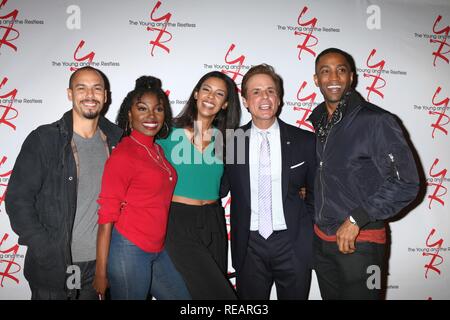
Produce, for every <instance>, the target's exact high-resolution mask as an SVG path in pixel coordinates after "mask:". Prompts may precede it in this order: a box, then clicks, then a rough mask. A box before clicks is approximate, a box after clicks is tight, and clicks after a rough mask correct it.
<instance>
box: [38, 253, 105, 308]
mask: <svg viewBox="0 0 450 320" xmlns="http://www.w3.org/2000/svg"><path fill="white" fill-rule="evenodd" d="M74 265H75V266H78V267H79V268H80V276H81V277H80V278H81V279H80V280H81V281H80V289H72V290H64V289H60V290H58V289H51V288H43V287H35V286H33V284H32V283H30V289H31V300H98V294H97V292H95V289H94V287H93V286H92V282H93V281H94V275H95V260H92V261H86V262H75V263H74ZM68 276H69V277H70V276H71V275H70V274H68Z"/></svg>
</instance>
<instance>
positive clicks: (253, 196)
mask: <svg viewBox="0 0 450 320" xmlns="http://www.w3.org/2000/svg"><path fill="white" fill-rule="evenodd" d="M262 131H265V132H267V133H268V134H267V138H268V140H269V144H270V172H271V175H272V224H273V230H274V231H277V230H285V229H287V227H286V221H285V219H284V210H283V199H282V191H281V140H280V126H279V124H278V120H275V122H274V123H273V124H272V126H271V127H270V128H268V129H266V130H261V129H259V128H257V127H256V126H255V125H254V123H253V122H252V127H251V130H250V146H249V162H250V163H249V170H250V201H251V216H250V230H251V231H257V230H258V217H259V215H258V174H259V152H260V147H261V140H262V137H261V134H259V132H262Z"/></svg>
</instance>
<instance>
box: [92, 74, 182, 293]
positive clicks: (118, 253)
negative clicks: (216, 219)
mask: <svg viewBox="0 0 450 320" xmlns="http://www.w3.org/2000/svg"><path fill="white" fill-rule="evenodd" d="M170 122H171V110H170V104H169V100H168V98H167V96H166V95H165V93H164V91H163V90H162V88H161V81H160V80H159V79H157V78H153V77H146V76H144V77H141V78H139V79H137V80H136V88H135V89H134V90H133V91H131V92H129V93H128V95H127V97H126V98H125V99H124V101H123V103H122V105H121V107H120V110H119V114H118V116H117V123H118V125H119V126H120V127H122V129H124V132H125V137H124V138H123V139H122V141H121V142H120V143H119V145H118V146H117V148H116V149H114V151H113V152H112V154H111V157H110V158H109V159H108V161H107V162H106V164H105V170H104V174H103V179H102V188H101V191H100V195H99V199H98V203H99V204H100V209H99V211H98V215H99V219H98V224H99V228H98V238H97V262H96V272H95V279H94V287H95V289H96V290H97V292H98V294H99V297H100V298H101V299H103V297H104V294H105V290H106V288H107V287H108V282H109V285H110V287H111V289H110V291H111V298H112V299H146V298H147V296H148V295H149V294H150V295H152V296H153V297H155V298H156V299H190V294H189V292H188V290H187V288H186V285H185V283H184V280H183V278H182V277H181V275H180V274H179V273H178V271H177V270H176V269H175V267H174V265H173V263H172V261H171V260H170V257H169V256H168V255H167V253H166V251H165V249H164V239H165V236H166V229H167V221H168V212H169V206H170V200H171V198H172V193H173V190H174V188H175V184H176V181H177V175H176V171H175V170H174V168H173V167H172V166H171V165H170V163H169V162H168V161H167V160H166V159H165V157H164V153H163V151H162V150H161V147H159V146H158V145H157V144H156V143H154V138H155V136H164V135H167V133H168V132H169V124H170ZM163 127H164V128H163Z"/></svg>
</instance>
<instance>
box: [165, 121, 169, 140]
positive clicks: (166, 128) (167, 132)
mask: <svg viewBox="0 0 450 320" xmlns="http://www.w3.org/2000/svg"><path fill="white" fill-rule="evenodd" d="M164 125H165V130H166V134H164V136H166V137H167V136H168V135H169V130H170V129H169V125H168V124H167V122H165V121H164Z"/></svg>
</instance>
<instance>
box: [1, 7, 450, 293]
mask: <svg viewBox="0 0 450 320" xmlns="http://www.w3.org/2000/svg"><path fill="white" fill-rule="evenodd" d="M449 33H450V2H449V1H448V0H435V1H432V0H411V1H405V0H390V1H382V0H373V1H357V0H346V1H331V0H329V1H326V0H320V1H318V0H315V1H299V0H296V1H292V0H280V1H268V0H267V1H266V0H263V1H260V0H239V1H238V0H228V1H219V0H217V1H216V0H212V1H201V0H185V1H175V0H161V1H158V0H135V1H129V2H128V1H119V0H109V1H89V0H70V1H67V0H59V1H54V0H40V1H35V0H0V299H29V298H30V295H31V294H30V291H29V288H28V283H27V281H26V280H25V278H24V276H23V263H24V258H25V255H26V251H27V248H26V247H25V246H20V245H19V244H18V238H17V235H16V234H15V233H14V232H13V231H12V229H11V227H10V223H9V219H8V215H7V214H6V211H5V206H4V197H5V193H6V191H7V188H8V180H9V177H10V175H11V172H12V169H13V166H14V162H15V159H16V157H17V154H18V152H19V150H20V147H21V145H22V142H23V141H24V139H25V137H26V136H27V135H28V134H29V133H30V131H31V130H33V129H34V128H36V127H37V126H39V125H41V124H44V123H49V122H53V121H55V120H57V119H59V118H60V117H61V115H62V114H63V113H64V112H65V111H67V110H69V109H70V108H71V104H70V103H69V101H68V99H67V94H66V88H67V87H68V79H69V76H70V74H71V73H72V72H73V71H74V70H76V69H77V68H80V67H82V66H85V65H89V64H90V65H92V66H94V67H97V68H99V69H101V70H102V71H103V72H104V73H105V74H106V76H107V77H108V79H109V82H110V86H111V100H112V101H111V105H110V107H109V110H108V112H107V114H106V116H107V117H108V118H109V119H111V120H113V121H114V119H115V117H116V114H117V110H118V108H119V105H120V103H121V102H122V100H123V98H124V97H125V95H126V93H127V92H128V91H130V90H131V89H133V87H134V81H135V79H136V78H138V77H139V76H141V75H153V76H156V77H159V78H160V79H161V80H162V82H163V86H164V89H165V90H166V91H167V92H168V93H169V99H170V102H171V105H172V108H173V112H174V114H175V115H176V114H177V113H178V112H179V111H180V110H181V108H182V107H183V106H184V104H185V102H186V101H187V99H188V97H189V94H190V92H191V90H192V88H193V87H194V85H195V84H196V82H197V81H198V79H199V78H200V77H201V76H202V75H203V74H205V73H207V72H209V71H212V70H218V71H221V72H224V73H226V74H227V75H229V76H230V77H231V78H233V79H234V80H235V82H236V84H237V85H238V87H239V88H240V84H241V81H242V77H243V75H244V74H245V73H246V72H247V70H248V69H249V68H250V67H251V66H253V65H256V64H260V63H263V62H264V63H268V64H271V65H273V66H274V67H275V69H276V71H277V72H278V73H279V74H280V75H281V76H282V78H283V80H284V85H285V87H284V89H285V95H284V102H285V105H284V107H283V111H282V113H281V118H282V119H283V120H284V121H286V122H288V123H290V124H292V125H295V126H298V127H300V128H303V129H306V130H312V127H311V125H310V124H309V123H308V122H307V121H306V119H307V118H308V116H309V114H310V113H311V110H313V109H314V108H315V107H316V106H317V105H318V104H319V103H320V102H321V101H322V96H321V94H320V92H319V90H318V88H316V87H315V85H314V82H313V73H314V60H315V57H316V56H317V54H318V53H320V52H321V51H322V50H324V49H326V48H328V47H338V48H341V49H343V50H345V51H347V52H349V53H350V54H351V55H352V56H353V57H354V59H355V62H356V71H357V76H358V84H357V90H358V91H359V92H360V93H361V95H362V96H363V97H365V98H366V99H367V100H368V101H370V102H372V103H374V104H377V105H379V106H381V107H382V108H385V109H387V110H389V111H390V112H392V113H394V114H396V115H397V116H398V117H399V118H400V119H401V121H402V123H403V125H404V127H405V129H406V131H407V133H408V135H409V138H410V140H411V142H412V144H413V145H414V148H415V152H416V153H417V162H418V166H419V167H420V170H421V175H422V187H423V188H422V192H421V195H420V196H419V199H418V201H416V203H415V204H414V205H413V206H411V208H410V210H409V212H407V213H403V214H402V215H401V217H399V218H396V219H393V220H392V221H391V222H390V224H389V228H390V240H391V249H390V260H389V274H388V278H387V294H386V298H387V299H419V300H422V299H450V253H449V251H450V212H449V206H450V195H449V192H448V188H449V173H448V169H450V151H449V150H450V148H449V147H450V144H449V132H448V131H449V130H450V124H449V123H450V119H449V114H450V112H449V110H448V109H449V107H450V105H449V101H450V63H449V60H450V35H449ZM249 120H250V116H249V114H248V113H247V112H246V111H245V110H243V117H242V123H246V122H247V121H249ZM349 143H351V141H349ZM223 203H224V205H225V206H226V218H227V221H228V218H229V214H230V212H229V206H228V204H229V199H225V200H224V201H223ZM229 271H230V273H232V272H233V269H232V268H231V266H230V270H229ZM232 281H233V279H232ZM272 298H273V299H276V292H275V290H274V291H273V292H272ZM310 298H311V299H320V294H319V290H318V286H317V281H316V279H315V276H314V277H313V282H312V287H311V293H310Z"/></svg>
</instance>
